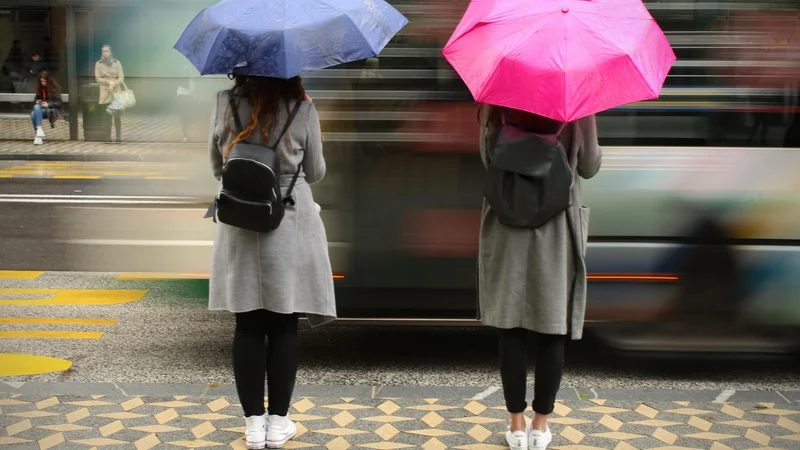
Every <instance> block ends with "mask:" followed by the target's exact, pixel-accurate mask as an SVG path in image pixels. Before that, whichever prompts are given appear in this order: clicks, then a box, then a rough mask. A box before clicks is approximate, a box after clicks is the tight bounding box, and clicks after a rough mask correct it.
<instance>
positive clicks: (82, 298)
mask: <svg viewBox="0 0 800 450" xmlns="http://www.w3.org/2000/svg"><path fill="white" fill-rule="evenodd" d="M145 294H147V291H143V290H123V289H118V290H95V289H14V288H4V289H0V305H13V306H26V305H29V306H34V305H37V306H38V305H117V304H121V303H130V302H135V301H138V300H141V299H142V297H144V296H145ZM8 296H38V298H33V299H31V298H20V299H13V300H11V299H7V298H3V297H8Z"/></svg>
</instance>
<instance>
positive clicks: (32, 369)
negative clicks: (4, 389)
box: [0, 353, 72, 384]
mask: <svg viewBox="0 0 800 450" xmlns="http://www.w3.org/2000/svg"><path fill="white" fill-rule="evenodd" d="M70 367H72V361H67V360H65V359H60V358H51V357H49V356H39V355H26V354H14V353H0V377H13V376H20V375H39V374H42V373H49V372H63V371H65V370H67V369H69V368H70ZM9 384H10V383H9Z"/></svg>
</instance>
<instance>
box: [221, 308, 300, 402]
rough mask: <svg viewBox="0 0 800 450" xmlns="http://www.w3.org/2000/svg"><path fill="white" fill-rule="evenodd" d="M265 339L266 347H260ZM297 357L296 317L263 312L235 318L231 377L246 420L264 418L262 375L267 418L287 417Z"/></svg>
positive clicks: (241, 314)
mask: <svg viewBox="0 0 800 450" xmlns="http://www.w3.org/2000/svg"><path fill="white" fill-rule="evenodd" d="M265 337H266V338H267V339H268V342H267V345H264V338H265ZM298 356H299V346H298V341H297V315H296V314H278V313H274V312H271V311H267V310H263V309H260V310H257V311H250V312H246V313H238V314H236V334H235V335H234V337H233V376H234V378H235V379H236V391H237V392H238V394H239V401H240V402H241V403H242V409H244V415H245V416H246V417H250V416H260V415H263V414H264V376H265V375H266V378H267V388H268V396H269V414H271V415H273V414H274V415H278V416H286V415H287V414H288V413H289V403H290V401H291V399H292V391H294V382H295V378H296V377H297V361H298ZM265 369H266V372H265Z"/></svg>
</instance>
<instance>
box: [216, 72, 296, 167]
mask: <svg viewBox="0 0 800 450" xmlns="http://www.w3.org/2000/svg"><path fill="white" fill-rule="evenodd" d="M234 80H235V82H236V84H235V87H234V90H233V92H234V95H235V96H236V100H237V103H236V104H237V105H238V104H239V103H238V102H241V101H247V102H248V103H249V104H250V106H251V107H252V108H253V112H252V113H251V114H250V120H248V122H247V125H244V130H242V132H241V133H239V134H238V135H236V138H234V139H233V141H232V142H231V143H230V145H228V148H226V149H225V157H226V158H227V157H228V154H230V152H231V149H232V148H233V146H234V145H235V144H236V143H239V142H243V141H245V140H247V139H248V138H250V136H252V135H253V133H255V132H256V129H258V128H259V124H260V131H261V134H262V135H263V136H264V142H267V140H268V139H269V137H270V135H271V133H272V132H273V131H274V129H275V125H276V122H277V118H278V112H279V109H280V107H281V104H283V105H285V106H286V112H287V113H289V105H290V104H291V103H292V101H297V102H300V101H303V99H305V96H306V90H305V89H304V88H303V81H302V80H301V79H300V77H294V78H290V79H288V80H285V79H282V78H269V77H251V76H241V75H237V76H236V77H235V78H234ZM235 113H237V111H232V112H231V114H235ZM226 123H227V124H228V125H229V126H230V125H231V124H232V123H233V117H232V116H231V117H230V118H229V120H227V121H226ZM287 133H288V131H287Z"/></svg>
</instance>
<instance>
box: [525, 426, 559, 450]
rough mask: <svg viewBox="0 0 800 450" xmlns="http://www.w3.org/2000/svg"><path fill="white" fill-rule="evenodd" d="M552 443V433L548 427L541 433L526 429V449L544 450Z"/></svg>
mask: <svg viewBox="0 0 800 450" xmlns="http://www.w3.org/2000/svg"><path fill="white" fill-rule="evenodd" d="M552 441H553V433H551V432H550V427H547V429H546V430H545V431H543V432H542V431H539V430H532V429H530V428H528V448H529V449H530V450H545V449H547V446H548V445H550V442H552Z"/></svg>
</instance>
